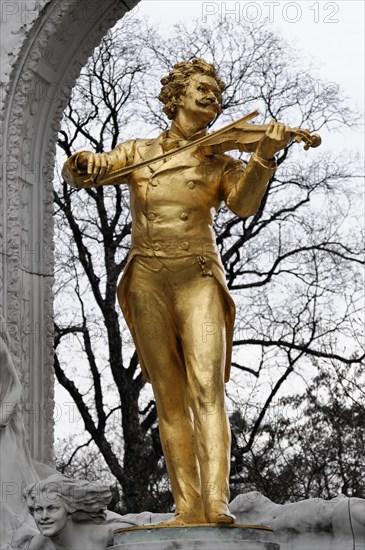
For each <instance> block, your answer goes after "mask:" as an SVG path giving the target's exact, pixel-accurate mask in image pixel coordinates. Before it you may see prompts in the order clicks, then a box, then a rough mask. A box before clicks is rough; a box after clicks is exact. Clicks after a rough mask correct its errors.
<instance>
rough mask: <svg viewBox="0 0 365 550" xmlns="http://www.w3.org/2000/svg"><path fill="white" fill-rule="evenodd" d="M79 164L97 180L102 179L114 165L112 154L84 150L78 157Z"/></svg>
mask: <svg viewBox="0 0 365 550" xmlns="http://www.w3.org/2000/svg"><path fill="white" fill-rule="evenodd" d="M77 166H78V168H79V169H80V170H82V171H83V172H84V173H85V172H86V174H88V175H90V176H91V179H92V180H93V181H94V182H96V181H97V179H101V178H102V177H103V176H104V174H106V172H109V170H110V169H111V168H112V166H113V162H112V160H111V158H110V155H108V154H106V153H89V152H87V151H82V152H80V153H79V155H78V157H77Z"/></svg>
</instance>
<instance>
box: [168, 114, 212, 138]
mask: <svg viewBox="0 0 365 550" xmlns="http://www.w3.org/2000/svg"><path fill="white" fill-rule="evenodd" d="M206 131H207V124H205V122H202V121H201V120H198V119H196V118H192V117H187V116H186V115H185V113H184V112H181V111H179V112H178V113H177V115H176V118H175V119H174V120H173V122H172V124H171V132H173V133H179V134H181V137H182V138H183V139H190V138H191V137H192V136H193V135H194V134H197V133H198V132H202V133H203V132H206Z"/></svg>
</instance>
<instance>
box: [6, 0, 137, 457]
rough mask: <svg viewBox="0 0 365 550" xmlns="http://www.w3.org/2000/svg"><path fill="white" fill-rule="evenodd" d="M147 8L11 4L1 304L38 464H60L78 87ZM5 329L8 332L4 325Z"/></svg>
mask: <svg viewBox="0 0 365 550" xmlns="http://www.w3.org/2000/svg"><path fill="white" fill-rule="evenodd" d="M138 1H139V0H126V1H123V0H103V1H102V2H100V0H99V1H96V0H95V1H94V0H39V1H34V0H28V1H27V0H26V1H19V0H13V1H6V0H2V2H1V6H0V9H1V14H0V17H1V26H2V38H1V42H2V50H1V80H0V94H1V95H0V100H1V118H0V148H1V179H2V183H1V186H0V205H1V206H0V208H1V214H0V241H1V251H0V252H1V256H0V257H1V266H0V296H1V302H0V303H1V308H2V315H3V318H4V320H5V325H6V326H5V329H6V330H7V331H8V333H9V335H10V340H11V353H12V357H13V360H14V363H15V365H16V367H17V369H18V371H19V372H20V373H21V379H22V383H23V392H24V411H23V412H24V420H25V427H26V430H27V433H28V434H29V446H30V451H31V454H32V456H33V458H34V459H35V460H38V461H42V462H51V461H52V450H53V408H54V398H53V386H54V380H53V369H52V363H53V350H52V348H53V346H52V332H53V328H52V327H53V321H52V278H53V246H52V236H53V231H52V212H53V208H52V176H53V169H54V154H55V144H56V138H57V133H58V129H59V124H60V120H61V117H62V112H63V109H64V107H65V105H66V102H67V99H68V97H69V95H70V92H71V89H72V87H73V85H74V83H75V80H76V78H77V77H78V75H79V72H80V69H81V67H82V66H83V65H84V64H85V62H86V60H87V58H88V56H89V55H90V54H91V52H92V50H93V48H94V47H95V46H97V45H98V44H99V43H100V40H101V38H102V36H103V35H104V34H105V33H106V31H107V30H108V29H109V28H111V27H112V26H113V25H114V24H115V22H116V21H117V20H118V19H120V18H121V17H123V15H124V14H125V13H126V12H128V11H129V10H131V9H132V8H133V7H134V6H135V5H136V4H137V3H138ZM2 328H4V327H2Z"/></svg>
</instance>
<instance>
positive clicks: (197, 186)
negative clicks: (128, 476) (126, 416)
mask: <svg viewBox="0 0 365 550" xmlns="http://www.w3.org/2000/svg"><path fill="white" fill-rule="evenodd" d="M161 83H162V85H163V86H162V89H161V93H160V96H159V99H160V100H161V101H162V102H163V103H164V105H165V107H164V112H165V113H166V114H167V116H168V117H169V119H170V120H172V123H171V127H170V129H169V130H168V131H166V132H163V133H162V134H161V135H160V136H159V137H157V138H156V139H152V140H143V139H142V140H139V139H138V140H131V141H127V142H125V143H121V144H120V145H118V146H117V147H116V148H115V149H114V150H113V151H110V152H109V153H100V154H95V153H90V152H87V151H81V152H79V153H76V154H75V155H73V156H72V157H70V158H69V159H68V161H67V162H66V164H65V166H64V169H63V177H64V179H65V180H66V181H67V182H68V183H69V184H70V185H71V186H73V187H77V188H81V187H97V186H100V185H108V184H109V185H116V184H121V183H126V184H128V185H129V189H130V202H131V213H132V245H131V251H130V254H129V259H128V263H127V266H126V268H125V271H124V274H123V277H122V279H121V281H120V283H119V286H118V299H119V303H120V306H121V308H122V311H123V313H124V316H125V319H126V321H127V323H128V326H129V328H130V331H131V333H132V336H133V339H134V342H135V345H136V348H137V352H138V356H139V360H140V364H141V368H142V371H143V374H144V376H145V378H146V380H148V381H150V382H151V383H152V387H153V391H154V395H155V399H156V404H157V410H158V417H159V428H160V435H161V442H162V447H163V451H164V456H165V460H166V464H167V470H168V473H169V477H170V481H171V487H172V492H173V496H174V500H175V504H176V514H175V517H174V518H173V520H172V521H171V522H170V525H171V524H173V525H191V524H201V523H224V524H230V523H233V522H234V516H232V515H231V514H230V512H229V508H228V502H229V468H230V429H229V424H228V420H227V416H226V413H225V410H224V383H225V382H227V381H228V379H229V373H230V362H231V349H232V335H233V323H234V314H235V308H234V303H233V300H232V298H231V297H230V295H229V293H228V290H227V286H226V282H225V275H224V270H223V266H222V263H221V260H220V257H219V253H218V250H217V246H216V243H215V237H214V232H213V213H214V211H215V210H217V209H218V208H219V207H220V205H221V203H222V202H225V203H226V205H227V206H228V207H229V208H230V209H231V210H232V212H234V213H235V214H237V215H238V216H242V217H248V216H252V215H253V214H255V212H256V211H257V209H258V207H259V205H260V202H261V199H262V197H263V196H264V194H265V190H266V187H267V184H268V182H269V180H270V178H271V177H272V175H273V173H274V171H275V168H276V162H275V159H274V156H275V153H276V152H277V151H279V150H281V149H283V148H284V147H286V146H287V144H288V143H289V142H290V141H291V140H292V139H297V140H298V139H299V140H300V139H304V140H305V141H306V147H309V146H317V145H319V143H320V138H319V136H311V135H310V134H309V132H307V131H302V130H299V129H290V128H287V127H286V126H285V125H284V124H279V123H277V122H275V121H272V122H271V123H270V124H269V125H268V126H256V125H252V124H247V123H246V121H247V120H248V119H250V118H252V117H253V116H256V115H257V114H258V113H256V112H255V113H252V114H251V115H248V116H247V117H244V118H243V119H241V120H240V121H238V122H235V123H233V124H230V125H228V126H227V127H225V128H223V129H221V130H218V131H217V132H213V133H212V134H207V125H208V124H209V123H210V122H212V121H213V120H214V119H215V118H216V116H217V114H218V113H219V112H220V103H221V93H222V91H223V90H224V87H225V85H224V83H223V82H222V80H221V79H220V78H219V76H218V75H217V73H216V71H215V68H214V66H213V65H210V64H208V63H206V62H205V61H204V60H202V59H193V60H192V61H184V62H181V63H178V64H177V65H175V66H174V68H173V70H172V71H171V73H170V74H169V75H167V76H166V77H164V78H162V80H161ZM232 149H240V150H242V151H248V152H253V155H252V156H251V158H250V161H249V162H248V164H247V166H245V165H244V164H243V163H242V162H241V161H240V160H235V159H233V158H232V157H230V156H228V155H226V154H224V153H225V152H226V151H228V150H232Z"/></svg>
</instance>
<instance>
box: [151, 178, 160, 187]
mask: <svg viewBox="0 0 365 550" xmlns="http://www.w3.org/2000/svg"><path fill="white" fill-rule="evenodd" d="M150 183H151V185H153V187H157V186H158V183H159V182H158V180H157V179H151V180H150Z"/></svg>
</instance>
